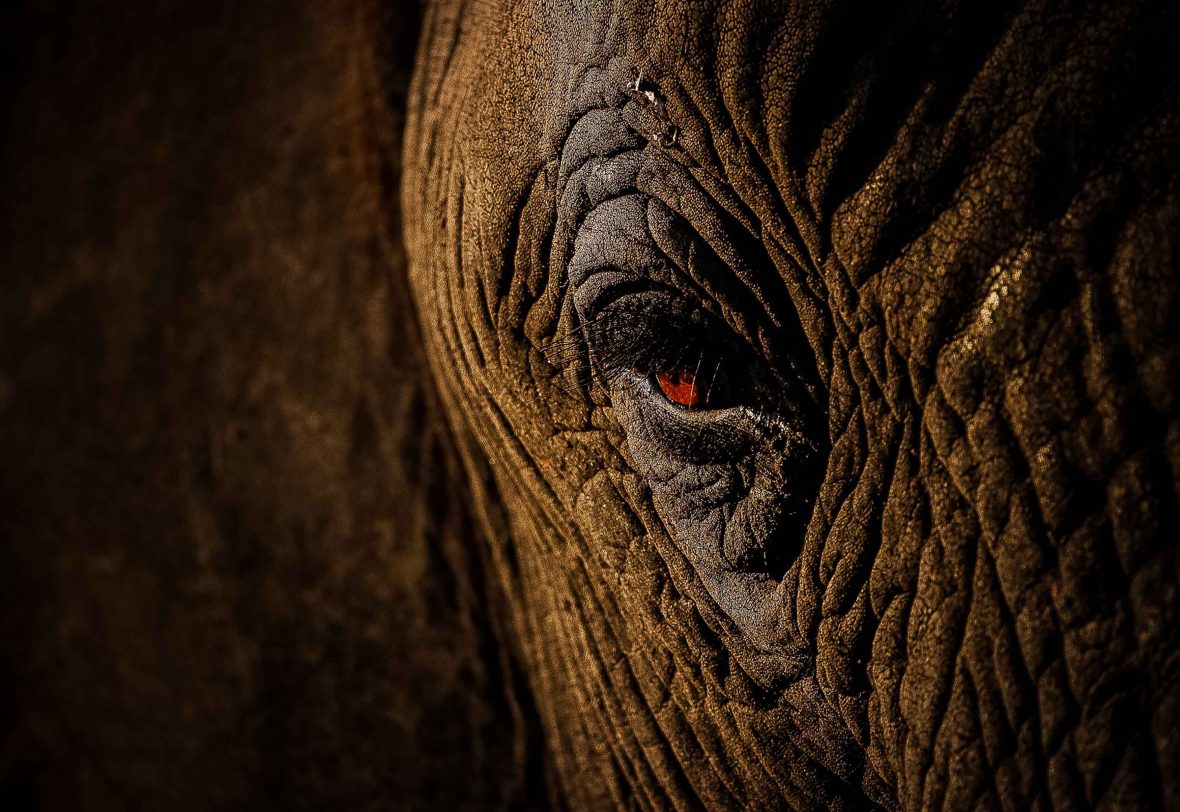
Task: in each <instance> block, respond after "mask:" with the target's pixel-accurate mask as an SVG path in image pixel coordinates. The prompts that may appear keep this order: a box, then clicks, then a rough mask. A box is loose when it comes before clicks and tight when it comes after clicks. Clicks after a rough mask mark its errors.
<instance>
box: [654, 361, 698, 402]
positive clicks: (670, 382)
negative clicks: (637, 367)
mask: <svg viewBox="0 0 1180 812" xmlns="http://www.w3.org/2000/svg"><path fill="white" fill-rule="evenodd" d="M656 383H658V384H659V386H660V391H661V392H663V393H664V397H666V398H667V399H668V400H670V401H672V402H673V403H675V404H676V405H677V406H681V407H683V408H685V409H699V408H701V407H702V406H703V405H704V403H705V400H706V398H705V393H704V390H703V389H701V388H698V387H697V376H696V373H695V372H692V371H690V370H687V369H682V368H681V367H672V368H671V369H665V370H664V371H663V372H660V373H658V374H657V375H656Z"/></svg>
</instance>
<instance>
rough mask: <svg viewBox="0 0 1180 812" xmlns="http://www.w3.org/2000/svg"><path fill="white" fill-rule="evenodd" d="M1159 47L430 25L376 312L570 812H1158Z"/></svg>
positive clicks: (808, 27)
mask: <svg viewBox="0 0 1180 812" xmlns="http://www.w3.org/2000/svg"><path fill="white" fill-rule="evenodd" d="M1177 22H1178V20H1177V12H1176V11H1175V10H1171V9H1151V8H1148V7H1147V5H1145V4H1135V3H1125V2H1118V3H1110V4H1081V3H1077V4H1074V3H1063V4H1041V3H1021V4H1018V3H1010V2H1002V3H990V4H966V5H963V4H957V3H941V2H929V3H927V2H917V3H912V4H908V5H907V6H906V7H905V8H904V9H898V8H895V7H892V6H889V5H888V4H879V3H868V2H854V1H852V0H849V2H839V1H833V2H808V1H807V0H805V1H804V2H799V3H780V2H762V1H761V0H743V2H733V3H730V2H719V0H708V1H707V2H706V1H704V0H702V2H699V3H692V4H687V3H671V2H659V1H658V0H610V1H609V2H602V3H575V2H566V1H562V2H552V3H550V2H537V1H535V0H526V2H521V3H499V2H483V3H463V2H447V1H440V2H436V3H433V4H432V5H430V6H429V7H428V10H427V13H426V18H425V22H424V28H423V35H422V39H421V42H420V45H419V52H418V60H417V65H416V74H415V79H414V80H413V84H412V87H411V92H410V96H409V101H408V120H407V125H406V139H405V148H404V152H403V161H404V167H405V176H404V179H403V187H402V199H401V201H402V210H403V216H404V217H405V235H406V245H407V250H408V255H409V260H410V270H409V277H410V286H411V291H412V298H413V302H414V305H413V306H414V308H415V310H416V313H417V316H418V319H419V321H420V324H421V325H422V330H423V334H424V342H425V346H426V354H427V357H428V359H429V367H430V370H431V373H432V375H433V378H434V379H435V381H436V382H437V386H438V389H439V392H440V395H441V403H442V404H443V407H444V409H445V412H446V414H447V417H448V420H449V422H450V425H451V427H452V430H453V432H454V434H455V436H456V437H457V438H458V443H459V446H460V452H461V453H460V456H461V458H462V460H463V469H464V471H465V476H466V478H467V480H468V481H469V485H470V489H471V492H472V501H473V504H474V508H475V515H476V517H477V520H478V524H479V526H480V527H481V528H482V529H483V532H484V534H485V535H486V536H487V538H488V553H487V566H488V567H489V569H490V572H491V573H492V575H493V578H492V581H493V582H494V583H495V589H494V590H492V591H491V593H490V594H489V597H488V601H489V602H490V604H491V605H489V607H488V610H489V612H492V613H494V614H496V616H498V617H502V618H507V622H506V629H507V631H506V632H505V637H506V640H507V641H508V645H509V646H510V648H511V651H512V653H513V656H514V658H515V659H516V660H517V661H518V662H519V663H520V664H521V667H522V670H523V673H524V674H525V675H526V676H527V684H528V693H529V694H530V695H531V697H532V700H533V701H534V702H535V704H536V706H537V710H538V712H539V716H540V720H541V728H542V730H543V738H544V748H545V751H546V753H547V757H548V758H549V759H551V763H552V764H553V765H554V770H555V774H556V777H557V785H558V787H559V789H560V791H561V793H562V794H563V795H564V796H566V797H567V798H568V800H569V802H570V803H571V804H572V805H573V806H576V807H579V808H607V807H608V806H618V807H623V806H630V805H636V806H641V807H656V808H665V807H668V808H672V807H675V808H687V807H693V806H703V807H706V808H712V809H719V808H728V807H738V806H746V807H748V808H772V807H776V806H780V805H787V806H795V807H799V808H808V807H813V808H831V807H841V806H844V807H848V808H862V807H863V806H865V805H876V806H879V807H884V808H895V807H902V808H913V809H917V808H933V807H949V808H967V807H972V806H1005V807H1008V808H1029V807H1037V808H1048V807H1064V808H1081V807H1085V806H1100V805H1108V806H1111V807H1124V806H1143V807H1159V806H1163V805H1169V806H1175V805H1177V804H1178V803H1180V783H1178V778H1177V776H1180V747H1177V734H1176V730H1177V728H1178V724H1180V719H1178V717H1177V701H1178V700H1180V691H1178V688H1177V663H1178V662H1180V659H1178V657H1177V655H1178V653H1180V646H1178V642H1180V641H1178V636H1177V635H1178V632H1177V628H1178V626H1177V622H1178V621H1180V617H1178V616H1177V614H1178V613H1177V608H1178V605H1177V595H1176V592H1177V564H1178V559H1177V546H1176V543H1175V529H1176V528H1177V527H1178V526H1180V522H1178V521H1177V518H1178V517H1177V498H1178V490H1177V482H1178V481H1180V476H1178V473H1180V422H1178V421H1177V395H1178V391H1180V390H1178V387H1177V382H1178V379H1177V360H1178V355H1177V343H1176V330H1177V327H1178V325H1180V318H1178V315H1180V314H1178V313H1177V307H1178V299H1177V274H1176V269H1177V257H1178V245H1180V243H1178V242H1177V239H1178V238H1177V234H1178V230H1177V229H1178V225H1180V198H1178V197H1177V191H1178V189H1177V178H1178V172H1177V170H1178V165H1177V154H1178V153H1177V145H1178V144H1180V138H1178V136H1180V129H1178V128H1180V107H1178V104H1177V103H1178V102H1180V96H1178V94H1177V90H1178V88H1180V84H1178V77H1180V65H1178V63H1177V59H1176V49H1175V41H1176V34H1177V32H1178V31H1180V28H1178V27H1177Z"/></svg>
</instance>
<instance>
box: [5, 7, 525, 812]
mask: <svg viewBox="0 0 1180 812" xmlns="http://www.w3.org/2000/svg"><path fill="white" fill-rule="evenodd" d="M420 16H421V13H420V11H419V8H418V5H417V4H416V3H404V4H403V3H394V4H387V5H385V6H383V7H382V8H376V7H375V6H373V5H371V4H368V3H361V2H343V1H341V2H312V1H311V0H308V2H287V1H286V0H284V1H283V2H275V1H274V0H256V1H254V2H248V3H242V2H220V3H218V2H213V3H186V2H180V0H162V1H161V2H154V3H152V2H140V3H126V2H104V0H83V2H38V3H32V2H28V3H23V4H16V5H12V4H9V5H6V6H5V10H4V11H2V12H0V55H2V56H0V71H2V76H0V93H2V94H3V96H2V104H3V121H4V128H3V142H2V145H0V273H2V285H0V626H2V645H3V651H2V654H0V697H2V698H3V705H2V708H3V710H2V717H0V729H2V738H0V807H2V808H4V809H22V808H43V809H220V808H260V807H267V808H270V807H273V808H441V809H449V808H463V807H479V808H483V807H486V806H494V805H506V806H514V807H515V806H521V805H535V804H538V803H540V802H541V800H542V799H543V798H544V797H546V796H547V795H548V793H547V791H546V789H545V786H544V778H543V777H542V772H541V771H540V770H539V769H538V768H537V767H536V766H535V765H534V764H533V763H532V756H531V755H529V754H530V753H533V752H535V751H536V746H535V745H536V737H537V733H536V729H537V728H536V724H535V721H534V719H533V715H532V712H531V711H530V710H529V708H528V706H527V703H526V702H525V701H523V699H521V697H522V696H524V692H523V691H522V690H520V677H519V674H518V673H517V672H516V670H515V668H514V667H513V665H512V662H511V660H510V659H509V658H508V657H507V655H506V654H505V653H504V651H505V648H504V646H503V645H502V644H501V642H500V641H501V640H502V639H503V634H502V633H501V624H500V623H499V622H498V620H497V619H496V618H495V617H494V616H493V615H492V613H491V612H489V611H487V608H486V607H487V606H488V605H489V601H488V600H487V599H486V597H487V596H486V591H487V590H488V589H490V588H492V587H491V586H490V585H489V584H487V583H484V582H483V580H482V579H481V578H480V577H479V575H478V573H480V572H481V571H482V567H481V559H480V550H481V547H480V544H479V533H478V531H477V529H476V528H475V526H474V524H473V522H471V521H469V520H468V519H466V518H465V516H466V511H465V510H464V509H463V506H464V505H465V504H466V502H465V500H466V493H465V488H464V485H463V483H462V482H461V481H460V479H459V478H458V474H457V471H458V466H457V461H456V459H455V456H454V452H453V451H452V450H451V449H452V443H451V441H450V439H449V437H448V434H447V430H446V429H445V427H443V426H442V425H440V423H439V417H438V415H439V410H438V409H437V408H435V407H434V401H433V398H434V394H433V391H432V389H431V387H430V385H429V383H428V380H429V379H428V376H427V375H426V374H425V369H424V366H423V365H424V361H423V358H422V353H421V351H420V349H419V342H418V338H417V327H416V325H415V324H414V321H413V319H412V317H411V316H410V310H409V307H408V306H407V294H406V285H405V280H404V257H403V255H402V252H401V249H400V246H399V245H398V239H397V235H398V234H399V231H400V224H399V220H398V214H397V211H396V197H397V194H396V186H397V171H398V161H397V154H398V146H399V145H398V141H397V132H398V128H399V126H400V114H399V112H398V107H399V103H400V94H402V93H403V92H404V89H405V83H406V80H407V77H408V74H409V70H410V67H411V64H412V59H413V45H414V42H415V37H416V32H417V27H418V25H419V19H420Z"/></svg>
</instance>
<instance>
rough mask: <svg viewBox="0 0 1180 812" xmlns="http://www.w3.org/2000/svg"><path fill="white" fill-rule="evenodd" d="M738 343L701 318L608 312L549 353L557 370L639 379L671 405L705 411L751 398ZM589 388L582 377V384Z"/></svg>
mask: <svg viewBox="0 0 1180 812" xmlns="http://www.w3.org/2000/svg"><path fill="white" fill-rule="evenodd" d="M736 343H737V339H736V337H732V338H731V337H726V336H723V335H721V331H720V330H718V329H716V328H715V327H714V326H712V325H710V324H708V323H707V322H706V321H705V320H704V319H703V318H702V317H701V316H699V315H695V316H693V315H685V314H683V313H670V312H666V311H665V310H664V309H662V308H658V307H644V308H639V309H638V310H632V309H630V308H625V307H607V308H604V309H602V310H601V311H600V312H599V313H598V314H596V315H595V317H594V318H592V319H590V320H587V321H585V322H583V323H582V324H580V325H579V326H578V327H576V328H574V329H573V330H571V331H570V332H569V333H567V334H566V335H565V336H564V337H563V338H562V339H560V340H558V341H554V342H552V343H551V344H549V345H548V346H547V347H546V348H545V349H544V355H545V357H546V359H547V360H548V361H549V362H550V363H551V364H553V365H554V366H555V367H557V368H565V369H569V368H571V367H574V368H579V369H582V370H585V371H586V372H587V373H589V372H591V371H593V372H594V373H597V374H599V375H601V376H602V377H603V379H604V380H605V381H606V383H607V384H608V385H609V384H612V383H613V382H614V381H615V380H617V378H618V376H621V375H638V376H639V377H641V378H643V379H644V380H646V381H648V382H649V383H650V384H651V385H652V389H653V391H654V392H655V393H656V394H657V395H658V396H660V397H663V398H664V399H665V400H667V401H668V402H669V405H671V406H673V407H675V408H678V409H683V410H685V411H705V410H708V409H720V408H727V407H729V406H734V405H738V403H739V402H740V401H741V400H742V397H743V396H744V395H746V394H748V391H749V387H747V386H744V385H739V384H744V383H745V381H744V377H745V376H744V374H741V373H742V371H743V370H744V368H745V366H746V365H742V364H740V363H737V361H736V358H737V357H738V356H739V354H740V353H739V352H738V350H737V348H736V346H735V345H736ZM587 383H589V380H588V377H586V378H583V377H579V378H578V380H577V384H579V385H585V384H587Z"/></svg>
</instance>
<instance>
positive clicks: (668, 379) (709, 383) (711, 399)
mask: <svg viewBox="0 0 1180 812" xmlns="http://www.w3.org/2000/svg"><path fill="white" fill-rule="evenodd" d="M654 377H655V385H656V388H658V389H659V390H660V392H661V393H662V394H663V395H664V397H665V398H666V399H667V400H668V401H669V402H670V403H671V404H672V405H673V406H677V407H679V408H681V409H686V410H689V411H703V410H706V409H723V408H726V407H727V406H732V405H733V400H732V397H731V387H730V384H729V375H728V372H727V370H726V368H725V362H724V359H723V358H719V357H711V354H710V353H706V352H700V353H698V354H697V355H696V357H695V360H693V361H691V362H684V361H680V360H677V361H675V362H671V363H663V364H660V365H659V366H658V367H657V371H656V373H655V375H654Z"/></svg>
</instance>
